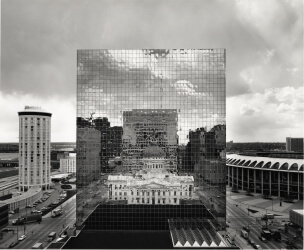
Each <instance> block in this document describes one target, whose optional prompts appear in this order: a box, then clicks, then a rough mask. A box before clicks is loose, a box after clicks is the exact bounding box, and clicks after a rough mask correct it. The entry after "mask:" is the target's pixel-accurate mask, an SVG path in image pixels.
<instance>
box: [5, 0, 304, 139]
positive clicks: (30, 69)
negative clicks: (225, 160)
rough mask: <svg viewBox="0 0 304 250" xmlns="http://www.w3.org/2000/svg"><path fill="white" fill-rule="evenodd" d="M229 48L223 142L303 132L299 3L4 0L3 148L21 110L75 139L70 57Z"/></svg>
mask: <svg viewBox="0 0 304 250" xmlns="http://www.w3.org/2000/svg"><path fill="white" fill-rule="evenodd" d="M105 48H109V49H136V48H138V49H139V48H226V53H227V54H226V79H227V119H226V121H227V141H229V140H233V141H235V142H248V141H254V142H256V141H260V142H262V141H263V142H272V141H273V142H284V141H285V138H286V137H287V136H291V137H304V133H303V129H302V126H303V111H304V110H303V106H304V105H303V104H304V103H303V102H304V100H303V99H304V94H303V92H304V90H303V3H302V0H267V1H265V0H235V1H234V0H230V1H227V0H210V1H209V0H197V1H192V0H188V1H184V0H181V1H180V0H172V1H166V0H161V1H158V0H150V1H147V0H136V1H135V0H133V1H130V0H122V1H120V0H116V1H113V0H109V1H103V0H87V1H86V0H27V1H21V0H2V1H1V71H2V72H1V88H0V117H1V120H0V142H17V141H18V135H19V131H18V126H19V121H18V115H17V112H18V111H21V110H23V109H24V106H25V105H38V106H41V107H42V108H44V109H46V110H48V111H50V112H52V113H53V117H52V141H53V142H56V141H57V142H59V141H76V122H75V117H76V50H77V49H105Z"/></svg>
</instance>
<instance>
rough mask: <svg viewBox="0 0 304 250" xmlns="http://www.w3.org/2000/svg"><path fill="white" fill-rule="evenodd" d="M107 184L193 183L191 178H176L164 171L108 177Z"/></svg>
mask: <svg viewBox="0 0 304 250" xmlns="http://www.w3.org/2000/svg"><path fill="white" fill-rule="evenodd" d="M108 181H109V182H112V181H114V182H116V181H117V182H127V184H128V186H146V185H152V184H156V185H164V186H180V185H181V183H187V182H188V183H193V182H194V178H193V176H178V175H175V174H171V173H169V172H167V171H166V170H157V171H156V170H142V171H139V172H137V174H136V175H109V176H108Z"/></svg>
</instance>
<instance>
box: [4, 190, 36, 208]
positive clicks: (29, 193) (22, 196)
mask: <svg viewBox="0 0 304 250" xmlns="http://www.w3.org/2000/svg"><path fill="white" fill-rule="evenodd" d="M40 191H41V188H39V187H34V188H30V189H29V190H28V191H27V192H24V193H21V192H20V195H18V194H17V196H13V197H12V198H10V199H7V200H5V201H1V202H0V204H11V203H14V202H18V201H21V200H25V199H27V198H29V197H32V196H33V195H35V194H36V193H39V192H40Z"/></svg>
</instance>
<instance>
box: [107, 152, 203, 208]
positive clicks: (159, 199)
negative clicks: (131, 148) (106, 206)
mask: <svg viewBox="0 0 304 250" xmlns="http://www.w3.org/2000/svg"><path fill="white" fill-rule="evenodd" d="M142 161H143V165H142V166H141V170H139V171H137V172H136V173H135V174H129V175H109V177H108V181H107V185H108V190H109V191H108V195H109V200H123V201H126V204H152V205H156V204H163V205H168V204H171V205H179V204H180V202H181V201H182V200H194V199H196V200H198V197H197V196H195V194H194V178H193V176H179V175H178V174H176V173H172V172H171V171H170V170H172V166H170V164H168V162H167V160H166V158H165V152H164V151H163V150H162V149H161V148H160V147H158V146H148V147H147V148H146V149H145V150H144V152H143V158H142ZM175 169H176V168H175Z"/></svg>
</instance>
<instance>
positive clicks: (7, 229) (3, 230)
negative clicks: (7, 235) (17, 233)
mask: <svg viewBox="0 0 304 250" xmlns="http://www.w3.org/2000/svg"><path fill="white" fill-rule="evenodd" d="M1 231H2V232H9V231H14V229H12V228H3V229H2V230H1Z"/></svg>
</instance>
